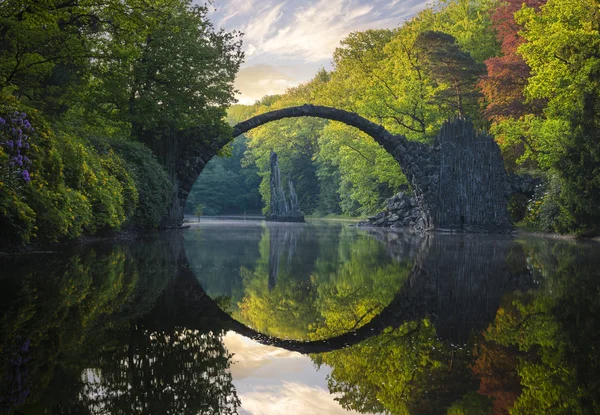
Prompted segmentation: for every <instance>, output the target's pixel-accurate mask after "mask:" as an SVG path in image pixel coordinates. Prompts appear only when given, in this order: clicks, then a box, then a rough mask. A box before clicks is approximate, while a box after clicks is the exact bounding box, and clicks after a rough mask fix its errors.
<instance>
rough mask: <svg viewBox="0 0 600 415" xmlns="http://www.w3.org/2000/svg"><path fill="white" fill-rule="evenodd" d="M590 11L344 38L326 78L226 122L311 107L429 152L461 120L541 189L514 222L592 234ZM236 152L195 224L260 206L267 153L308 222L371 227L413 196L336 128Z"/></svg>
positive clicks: (469, 13)
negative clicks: (388, 205)
mask: <svg viewBox="0 0 600 415" xmlns="http://www.w3.org/2000/svg"><path fill="white" fill-rule="evenodd" d="M522 6H523V7H522ZM598 7H599V4H598V2H597V1H593V0H583V1H580V0H572V1H571V0H565V1H552V0H549V1H547V2H546V1H544V0H527V1H521V0H508V1H498V0H456V1H447V2H441V3H438V4H436V5H435V6H433V7H431V8H428V9H426V10H424V11H422V12H420V13H418V14H417V15H416V16H414V17H413V18H412V19H411V20H410V21H408V22H406V23H405V24H403V25H401V26H400V27H399V28H396V29H392V30H387V29H386V30H367V31H363V32H355V33H352V34H350V35H349V36H348V37H346V38H345V39H343V40H342V41H341V45H340V47H339V48H338V49H337V50H336V51H335V53H334V56H333V69H332V70H331V71H327V70H325V69H322V70H320V71H319V72H318V73H317V74H316V75H315V76H314V78H313V79H312V80H311V81H309V82H307V83H305V84H303V85H300V86H298V87H295V88H291V89H289V90H288V91H287V92H286V93H285V94H282V95H277V96H267V97H264V98H263V99H262V100H261V101H259V102H257V103H256V104H255V105H252V106H243V105H233V106H232V107H230V109H229V111H228V115H229V120H230V123H232V124H235V123H237V122H240V121H243V120H245V119H247V118H249V117H251V116H252V115H255V114H260V113H263V112H266V111H270V110H273V109H279V108H285V107H289V106H294V105H302V104H305V103H312V104H316V105H327V106H332V107H336V108H340V109H346V110H349V111H353V112H356V113H358V114H359V115H361V116H363V117H365V118H368V119H370V120H371V121H374V122H376V123H379V124H381V125H383V126H384V127H385V128H386V129H387V130H388V131H391V132H393V133H396V134H403V135H405V136H407V137H408V138H409V139H412V140H419V141H422V142H427V143H432V142H433V141H434V140H435V137H436V135H437V132H438V131H439V128H440V126H441V124H442V123H443V122H444V121H445V120H447V119H452V118H454V117H459V116H462V117H469V118H470V119H472V120H473V122H474V123H475V125H476V126H477V127H478V128H480V129H483V130H487V131H489V132H490V133H491V134H492V135H493V136H494V137H495V140H496V142H497V143H498V144H499V146H500V148H501V150H502V154H503V157H504V161H505V165H506V169H507V171H508V172H509V173H513V174H519V175H528V176H531V177H533V178H535V180H536V181H537V182H538V183H539V186H538V188H537V190H536V192H535V195H534V196H533V197H525V196H523V195H521V194H518V195H514V196H513V197H512V199H511V200H510V203H509V209H510V211H511V215H512V218H513V220H514V221H515V222H517V223H519V224H520V225H522V226H523V227H525V228H526V229H532V230H539V231H544V232H562V233H576V234H581V235H585V234H596V233H597V232H598V230H599V228H598V224H599V223H600V222H599V221H600V210H599V209H598V208H597V206H598V202H600V170H599V168H600V137H599V135H598V122H599V120H600V115H599V114H600V104H599V99H600V84H599V80H600V54H599V50H600V32H599V24H600V23H599V22H600V19H599V18H600V16H599V11H598V10H599V9H598ZM550 28H552V29H550ZM232 148H233V155H232V156H231V157H230V158H229V159H217V160H214V161H213V162H212V163H211V164H209V166H208V167H207V169H206V170H205V172H204V173H203V174H202V176H201V177H200V180H199V181H198V182H197V184H196V186H195V188H194V189H193V191H192V192H191V194H190V198H189V199H188V209H189V212H190V213H191V212H192V210H193V206H195V205H196V204H198V203H202V204H205V207H206V209H205V213H208V214H223V213H242V212H245V211H248V212H254V211H257V210H258V208H259V207H260V206H265V207H266V206H268V200H269V197H270V195H269V192H270V189H269V176H270V171H269V161H268V160H269V153H270V151H271V150H274V151H276V152H277V153H278V155H279V160H280V164H281V170H282V175H283V176H284V177H289V178H291V179H292V180H294V181H295V186H296V189H297V193H298V195H299V199H300V205H301V208H302V209H303V210H304V211H305V212H306V213H308V214H313V215H315V216H326V215H344V216H366V215H371V214H374V213H376V212H378V211H379V210H381V209H382V207H383V206H384V204H385V203H384V202H385V199H386V198H389V197H390V196H392V195H394V194H395V193H397V192H398V191H399V190H403V191H406V190H409V191H410V189H408V187H409V185H408V182H407V180H406V178H405V177H404V176H403V174H402V172H401V170H400V168H399V166H398V164H397V163H396V162H395V161H394V159H393V158H392V157H391V156H390V155H389V154H388V153H387V152H386V151H385V150H383V149H382V148H381V147H380V146H379V145H377V144H376V143H375V142H374V141H373V140H372V139H371V138H370V137H368V136H366V135H365V134H362V133H360V132H359V131H357V130H355V129H353V128H351V127H348V126H345V125H342V124H340V123H336V122H329V121H324V120H318V119H292V120H282V121H278V122H275V123H270V124H268V125H266V126H263V127H260V128H258V129H256V130H254V131H252V132H251V133H249V134H248V136H243V137H241V138H238V139H237V140H236V141H235V142H234V144H233V147H232ZM232 159H233V160H232ZM240 169H241V170H242V171H245V172H244V173H243V174H240V173H239V171H240ZM256 174H258V176H259V179H258V180H259V181H260V184H258V186H257V178H256ZM226 186H231V188H232V189H236V190H235V191H232V192H230V193H229V197H227V196H226V197H225V198H223V197H222V195H221V193H219V192H217V193H216V194H213V190H214V189H216V188H220V189H222V190H221V192H225V190H223V189H224V188H225V187H226ZM257 191H258V192H259V193H260V197H261V199H262V203H261V204H257V195H256V192H257ZM240 192H241V193H240ZM241 195H244V197H245V200H246V201H247V202H246V203H240V198H241V197H242V196H241Z"/></svg>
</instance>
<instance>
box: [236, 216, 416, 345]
mask: <svg viewBox="0 0 600 415" xmlns="http://www.w3.org/2000/svg"><path fill="white" fill-rule="evenodd" d="M293 229H294V228H293V227H285V225H284V226H281V225H279V226H277V225H276V226H274V227H269V228H268V230H267V232H266V233H265V234H264V235H263V238H262V240H261V242H260V252H261V258H260V259H259V260H258V261H257V262H256V266H255V268H254V270H248V269H242V276H243V281H244V292H245V296H244V298H243V299H242V300H241V301H240V302H239V303H238V307H239V316H238V317H239V318H240V320H242V321H246V322H248V324H250V325H251V326H253V327H254V328H255V329H256V330H258V331H260V332H263V333H267V334H270V335H276V336H278V337H282V338H295V339H309V338H310V339H311V340H316V339H320V338H327V337H332V336H335V335H338V334H342V333H344V332H347V331H349V330H352V329H356V328H358V327H360V326H362V325H364V324H366V323H368V322H369V321H370V320H371V319H372V318H373V317H374V316H375V315H377V314H378V313H379V312H380V311H381V310H382V309H383V308H385V306H387V305H388V304H389V302H390V301H391V299H392V298H393V297H394V294H396V293H397V292H398V290H399V288H400V287H401V286H402V283H403V282H404V281H405V280H406V276H407V275H408V273H409V267H408V265H407V264H406V263H396V262H394V261H393V260H391V258H389V256H388V255H387V254H386V252H385V247H384V246H383V245H382V244H380V243H379V242H377V241H375V240H373V239H371V238H364V237H362V238H360V237H359V238H357V237H353V236H352V235H356V233H355V232H353V233H351V234H344V231H343V230H342V231H341V232H342V235H341V237H340V235H337V237H336V238H335V239H333V240H331V239H329V241H328V242H330V243H317V244H314V243H313V244H312V245H308V244H307V245H306V246H304V249H307V247H310V248H311V249H312V250H313V251H316V252H315V253H313V257H314V259H315V260H314V261H313V262H312V263H304V264H302V268H303V269H302V270H299V269H298V268H297V267H296V266H295V264H294V255H293V253H294V252H295V250H301V249H303V246H302V245H303V244H302V243H301V238H300V236H301V234H300V233H298V234H297V235H296V234H292V233H291V232H292V231H293ZM297 229H301V228H297ZM330 236H331V235H330ZM331 242H334V247H335V248H336V249H334V250H332V246H331V245H332V244H331ZM300 257H301V258H306V257H305V256H300ZM274 270H277V276H276V277H275V276H274V275H273V272H274ZM275 281H276V282H277V283H276V284H275Z"/></svg>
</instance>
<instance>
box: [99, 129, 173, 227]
mask: <svg viewBox="0 0 600 415" xmlns="http://www.w3.org/2000/svg"><path fill="white" fill-rule="evenodd" d="M110 145H111V147H112V148H113V149H114V151H115V152H116V153H117V154H118V155H119V156H120V157H121V158H122V159H123V161H124V162H125V164H126V166H127V171H128V172H129V173H130V174H131V176H132V177H133V180H134V182H135V187H136V189H137V191H138V196H139V199H138V204H137V209H136V210H135V212H134V214H133V216H132V217H131V218H130V219H129V221H128V222H127V224H128V225H129V226H132V227H136V228H156V227H158V225H159V223H160V220H161V219H162V217H163V216H164V214H165V212H166V210H167V207H168V205H169V202H170V197H171V182H170V181H169V176H168V175H167V172H166V171H165V169H164V168H163V167H162V166H161V165H160V164H159V163H158V161H157V160H156V158H155V157H154V155H153V154H152V152H151V151H150V150H149V149H148V148H147V147H146V146H144V145H143V144H140V143H138V142H133V141H125V140H115V141H112V142H111V143H110Z"/></svg>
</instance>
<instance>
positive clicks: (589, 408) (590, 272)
mask: <svg viewBox="0 0 600 415" xmlns="http://www.w3.org/2000/svg"><path fill="white" fill-rule="evenodd" d="M523 243H524V248H525V252H526V256H527V263H528V264H529V266H530V267H531V268H532V270H533V272H534V273H535V275H536V276H537V278H538V279H539V284H540V288H539V291H537V292H535V293H532V292H529V293H517V294H516V295H513V296H511V298H508V299H507V300H508V301H506V302H505V304H504V305H503V306H502V307H501V308H500V309H499V310H498V312H497V315H496V319H495V321H494V323H493V324H492V325H491V326H490V328H489V329H488V331H487V332H486V335H485V336H486V338H487V339H488V340H492V341H494V342H496V343H498V344H499V345H502V346H504V347H516V348H517V349H518V350H519V351H520V355H519V357H520V358H519V361H518V367H517V370H518V374H519V380H520V384H521V387H522V389H523V390H522V393H521V394H520V395H519V396H518V398H517V400H516V402H515V403H514V406H513V407H512V409H511V410H510V413H511V414H588V413H596V412H597V411H598V410H599V409H600V408H599V407H598V381H597V379H595V378H594V377H589V376H590V373H591V372H592V371H597V370H598V368H599V367H600V366H599V364H600V363H599V362H598V356H597V353H595V352H593V351H592V350H593V349H594V348H595V347H597V335H596V334H595V333H597V331H596V329H597V319H596V318H595V313H597V311H598V308H599V307H600V304H599V303H598V296H597V289H598V287H597V279H596V278H597V276H598V271H597V270H598V261H597V260H596V259H595V258H594V259H591V256H590V257H588V258H587V259H586V260H585V261H582V258H581V257H580V255H579V254H580V252H581V251H582V252H585V253H587V255H590V252H587V251H586V250H585V249H584V248H583V247H582V246H575V245H573V244H566V243H561V244H556V245H555V246H554V247H553V248H552V249H548V247H547V246H544V245H547V244H548V241H537V246H536V245H534V244H532V243H530V242H523ZM592 255H593V254H592ZM583 327H585V329H583Z"/></svg>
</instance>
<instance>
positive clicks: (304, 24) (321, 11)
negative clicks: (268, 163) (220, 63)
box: [195, 0, 432, 104]
mask: <svg viewBox="0 0 600 415" xmlns="http://www.w3.org/2000/svg"><path fill="white" fill-rule="evenodd" d="M195 1H199V0H195ZM431 1H432V0H215V8H216V12H213V13H211V19H213V21H214V22H215V24H216V26H217V27H222V28H225V29H227V30H239V31H241V32H243V33H244V37H243V42H244V46H243V47H244V50H245V51H246V62H245V64H244V65H243V66H242V70H241V71H240V73H239V75H238V78H240V79H238V81H237V82H236V87H237V88H238V89H239V90H240V91H242V94H241V95H240V97H239V101H240V103H242V104H251V103H253V102H254V101H256V100H257V99H260V98H262V97H263V96H264V95H269V94H279V93H283V92H285V90H286V89H287V88H289V87H291V86H295V85H297V84H299V83H301V82H306V81H308V80H309V79H310V78H312V76H313V75H314V74H315V73H316V71H314V68H315V67H316V68H317V69H318V68H319V67H325V68H330V67H331V60H332V57H333V52H334V50H335V48H336V47H338V46H339V44H340V41H341V40H342V39H344V38H345V37H346V36H348V34H350V33H351V32H354V31H360V30H367V29H381V28H394V27H398V26H400V25H402V23H403V22H404V21H405V20H406V19H408V18H409V17H410V16H412V15H414V14H415V13H417V12H418V11H420V10H422V9H424V8H425V7H426V6H427V4H428V3H431ZM260 65H262V66H260ZM290 66H294V70H293V71H291V70H287V69H286V70H284V69H283V68H285V67H288V68H289V67H290ZM260 68H262V69H264V70H265V72H264V73H263V74H262V75H261V74H259V73H257V70H258V69H260ZM309 68H310V69H309ZM310 71H312V72H311V73H309V72H310ZM292 72H293V74H292ZM298 74H302V75H298Z"/></svg>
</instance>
